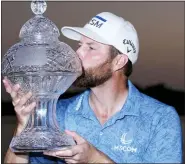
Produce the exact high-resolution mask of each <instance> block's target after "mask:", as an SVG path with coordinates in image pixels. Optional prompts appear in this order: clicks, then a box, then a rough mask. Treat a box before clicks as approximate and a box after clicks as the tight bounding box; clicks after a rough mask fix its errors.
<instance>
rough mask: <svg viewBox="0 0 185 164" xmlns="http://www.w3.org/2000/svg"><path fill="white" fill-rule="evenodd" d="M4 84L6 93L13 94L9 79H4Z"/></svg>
mask: <svg viewBox="0 0 185 164" xmlns="http://www.w3.org/2000/svg"><path fill="white" fill-rule="evenodd" d="M3 84H4V86H5V89H6V92H8V93H11V91H12V86H11V85H10V83H9V82H8V80H7V79H3Z"/></svg>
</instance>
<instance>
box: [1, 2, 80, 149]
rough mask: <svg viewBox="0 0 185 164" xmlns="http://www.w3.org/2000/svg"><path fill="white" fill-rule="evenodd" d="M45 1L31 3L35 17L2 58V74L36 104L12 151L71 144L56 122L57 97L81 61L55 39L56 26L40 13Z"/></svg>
mask: <svg viewBox="0 0 185 164" xmlns="http://www.w3.org/2000/svg"><path fill="white" fill-rule="evenodd" d="M46 7H47V5H46V2H45V1H43V0H36V1H32V2H31V9H32V11H33V13H34V14H35V16H34V17H33V18H31V19H30V20H28V21H27V22H26V23H25V24H24V25H23V27H22V28H21V31H20V34H19V37H20V39H21V41H20V42H19V43H17V44H15V45H13V46H12V47H11V48H10V49H9V50H8V52H7V53H6V54H5V55H4V57H3V59H2V74H3V76H7V78H8V79H9V80H10V81H11V83H13V84H17V83H18V84H19V85H20V86H21V92H23V93H27V92H28V91H31V92H32V93H33V96H32V98H31V99H30V100H29V102H27V103H28V104H29V103H31V102H33V101H35V102H36V103H37V105H36V107H35V108H36V109H34V110H33V112H32V114H31V116H30V118H29V121H28V123H27V126H26V128H25V129H24V130H23V132H22V133H21V134H20V135H19V136H15V137H14V138H13V139H12V141H11V144H10V148H11V149H12V151H14V152H42V151H44V150H51V149H58V148H66V147H68V146H71V145H74V144H75V142H74V140H73V139H72V137H70V136H68V135H66V134H65V133H64V132H60V130H59V127H58V124H57V121H56V111H55V110H56V103H57V99H58V98H59V96H60V95H61V94H62V93H64V92H65V91H66V90H67V89H68V88H69V87H70V86H71V84H72V83H73V82H74V81H75V80H76V79H77V77H79V76H80V75H81V72H82V69H81V62H80V59H79V58H78V56H77V55H76V53H75V52H74V51H73V50H72V48H71V47H70V46H68V45H67V44H65V43H62V42H60V41H59V40H58V37H59V35H60V33H59V30H58V28H57V27H56V25H55V24H54V23H53V22H51V21H50V20H49V19H48V18H45V17H44V16H43V15H42V14H43V13H44V12H45V10H46Z"/></svg>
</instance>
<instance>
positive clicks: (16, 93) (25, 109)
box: [3, 77, 36, 135]
mask: <svg viewBox="0 0 185 164" xmlns="http://www.w3.org/2000/svg"><path fill="white" fill-rule="evenodd" d="M3 83H4V86H5V89H6V92H8V93H9V94H10V96H11V97H12V104H13V106H14V110H15V112H16V116H17V130H16V134H15V135H19V134H20V133H21V132H22V130H23V129H24V128H25V127H26V124H27V122H28V119H29V116H30V114H31V112H32V110H33V109H34V107H35V106H36V102H32V103H31V104H29V105H26V102H27V101H28V100H29V99H30V98H31V96H32V93H31V92H28V93H27V94H21V92H20V85H19V84H16V85H13V84H12V83H11V82H10V81H9V80H8V79H7V78H6V77H5V78H4V79H3Z"/></svg>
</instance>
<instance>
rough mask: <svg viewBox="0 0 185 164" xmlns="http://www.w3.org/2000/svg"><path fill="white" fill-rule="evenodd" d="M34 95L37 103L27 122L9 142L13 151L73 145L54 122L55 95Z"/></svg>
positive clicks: (39, 150) (30, 150) (49, 148)
mask: <svg viewBox="0 0 185 164" xmlns="http://www.w3.org/2000/svg"><path fill="white" fill-rule="evenodd" d="M52 97H54V98H51V96H48V94H47V95H45V96H44V95H42V96H40V95H39V96H38V95H37V96H36V99H37V100H38V101H37V105H36V108H35V110H34V112H33V113H32V115H31V117H30V119H29V121H28V124H27V126H26V128H25V130H23V132H22V133H21V134H20V135H19V136H15V137H14V138H13V139H12V141H11V144H10V148H11V149H12V151H14V152H42V151H44V150H52V149H61V148H66V147H69V146H71V145H74V144H75V142H74V140H73V139H72V137H70V136H68V135H66V134H65V133H63V132H60V130H59V127H58V124H57V122H56V116H55V113H56V112H55V110H56V103H57V98H58V96H57V98H56V96H52Z"/></svg>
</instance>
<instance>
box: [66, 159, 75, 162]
mask: <svg viewBox="0 0 185 164" xmlns="http://www.w3.org/2000/svg"><path fill="white" fill-rule="evenodd" d="M65 161H66V163H78V161H76V160H74V159H65Z"/></svg>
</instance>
